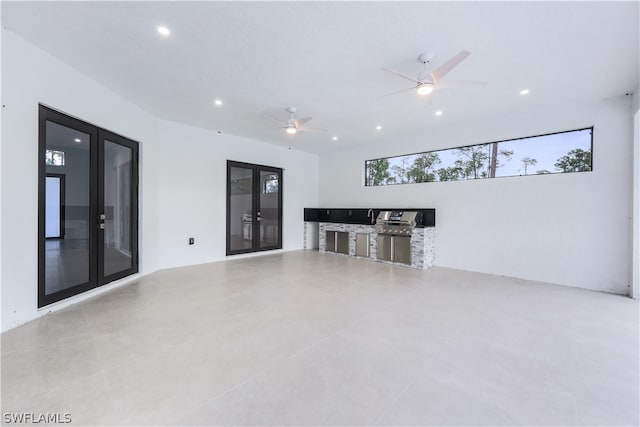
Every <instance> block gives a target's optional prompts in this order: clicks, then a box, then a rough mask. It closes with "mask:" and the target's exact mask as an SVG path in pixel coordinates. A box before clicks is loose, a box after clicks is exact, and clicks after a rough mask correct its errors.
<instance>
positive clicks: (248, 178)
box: [227, 160, 282, 255]
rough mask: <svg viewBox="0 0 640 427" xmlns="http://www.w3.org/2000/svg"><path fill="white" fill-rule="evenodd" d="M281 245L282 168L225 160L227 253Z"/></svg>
mask: <svg viewBox="0 0 640 427" xmlns="http://www.w3.org/2000/svg"><path fill="white" fill-rule="evenodd" d="M281 248H282V169H280V168H275V167H271V166H262V165H253V164H250V163H242V162H235V161H232V160H228V161H227V255H235V254H241V253H247V252H256V251H265V250H272V249H281Z"/></svg>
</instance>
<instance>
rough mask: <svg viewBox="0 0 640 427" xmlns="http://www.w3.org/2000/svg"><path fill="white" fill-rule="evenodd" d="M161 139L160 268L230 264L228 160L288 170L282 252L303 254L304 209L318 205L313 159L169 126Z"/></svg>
mask: <svg viewBox="0 0 640 427" xmlns="http://www.w3.org/2000/svg"><path fill="white" fill-rule="evenodd" d="M159 135H160V139H159V142H160V147H161V149H160V170H161V171H162V173H161V174H160V179H159V184H160V185H159V212H160V223H159V224H160V230H161V233H160V234H161V241H160V246H161V247H162V253H161V257H160V266H161V268H167V267H175V266H182V265H189V264H197V263H204V262H210V261H219V260H223V259H226V258H227V257H226V256H225V247H226V243H225V242H226V240H225V239H226V173H227V160H236V161H240V162H246V163H256V164H261V165H267V166H275V167H280V168H283V169H284V171H283V180H282V181H283V184H282V188H283V204H284V207H283V219H282V221H283V246H282V247H283V250H295V249H302V246H303V240H304V222H303V209H304V208H305V207H310V206H317V204H318V191H317V189H318V172H317V171H318V157H317V156H316V155H315V154H308V153H304V152H300V151H295V150H288V149H286V148H281V147H278V146H275V145H269V144H264V143H262V142H259V141H255V140H251V139H247V138H242V137H237V136H232V135H225V134H218V133H216V132H212V131H208V130H204V129H199V128H195V127H191V126H186V125H182V124H177V123H173V122H168V121H161V122H160V126H159ZM189 237H195V239H196V240H195V241H196V244H195V245H193V246H189V245H188V244H187V239H188V238H189ZM232 258H233V257H232Z"/></svg>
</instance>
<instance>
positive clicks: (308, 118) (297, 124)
mask: <svg viewBox="0 0 640 427" xmlns="http://www.w3.org/2000/svg"><path fill="white" fill-rule="evenodd" d="M311 119H312V117H311V116H307V117H303V118H301V119H296V127H297V128H299V127H300V126H302V125H303V124H305V123H307V122H308V121H309V120H311Z"/></svg>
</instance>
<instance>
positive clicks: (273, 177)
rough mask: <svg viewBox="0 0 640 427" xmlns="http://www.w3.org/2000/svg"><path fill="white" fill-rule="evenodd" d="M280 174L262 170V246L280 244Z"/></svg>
mask: <svg viewBox="0 0 640 427" xmlns="http://www.w3.org/2000/svg"><path fill="white" fill-rule="evenodd" d="M279 193H280V174H278V173H276V172H272V171H264V170H261V171H260V223H259V224H260V247H261V248H267V247H272V246H278V243H279V242H278V239H279V236H280V230H279V224H278V223H279V218H280V212H279Z"/></svg>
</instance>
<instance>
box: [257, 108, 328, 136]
mask: <svg viewBox="0 0 640 427" xmlns="http://www.w3.org/2000/svg"><path fill="white" fill-rule="evenodd" d="M296 111H297V110H296V107H289V108H287V112H288V113H289V114H290V115H291V116H290V117H289V119H288V120H287V121H286V123H285V122H282V121H280V120H278V119H276V118H274V117H271V116H269V115H268V114H265V116H266V117H268V118H269V119H271V120H273V121H274V122H276V123H278V124H280V125H281V126H280V129H284V130H285V132H286V133H287V134H289V135H295V134H297V133H298V131H305V132H306V131H308V132H326V131H327V130H326V129H318V128H311V127H308V126H305V125H304V124H305V123H307V122H308V121H310V120H311V119H312V117H310V116H307V117H302V118H301V119H296Z"/></svg>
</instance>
